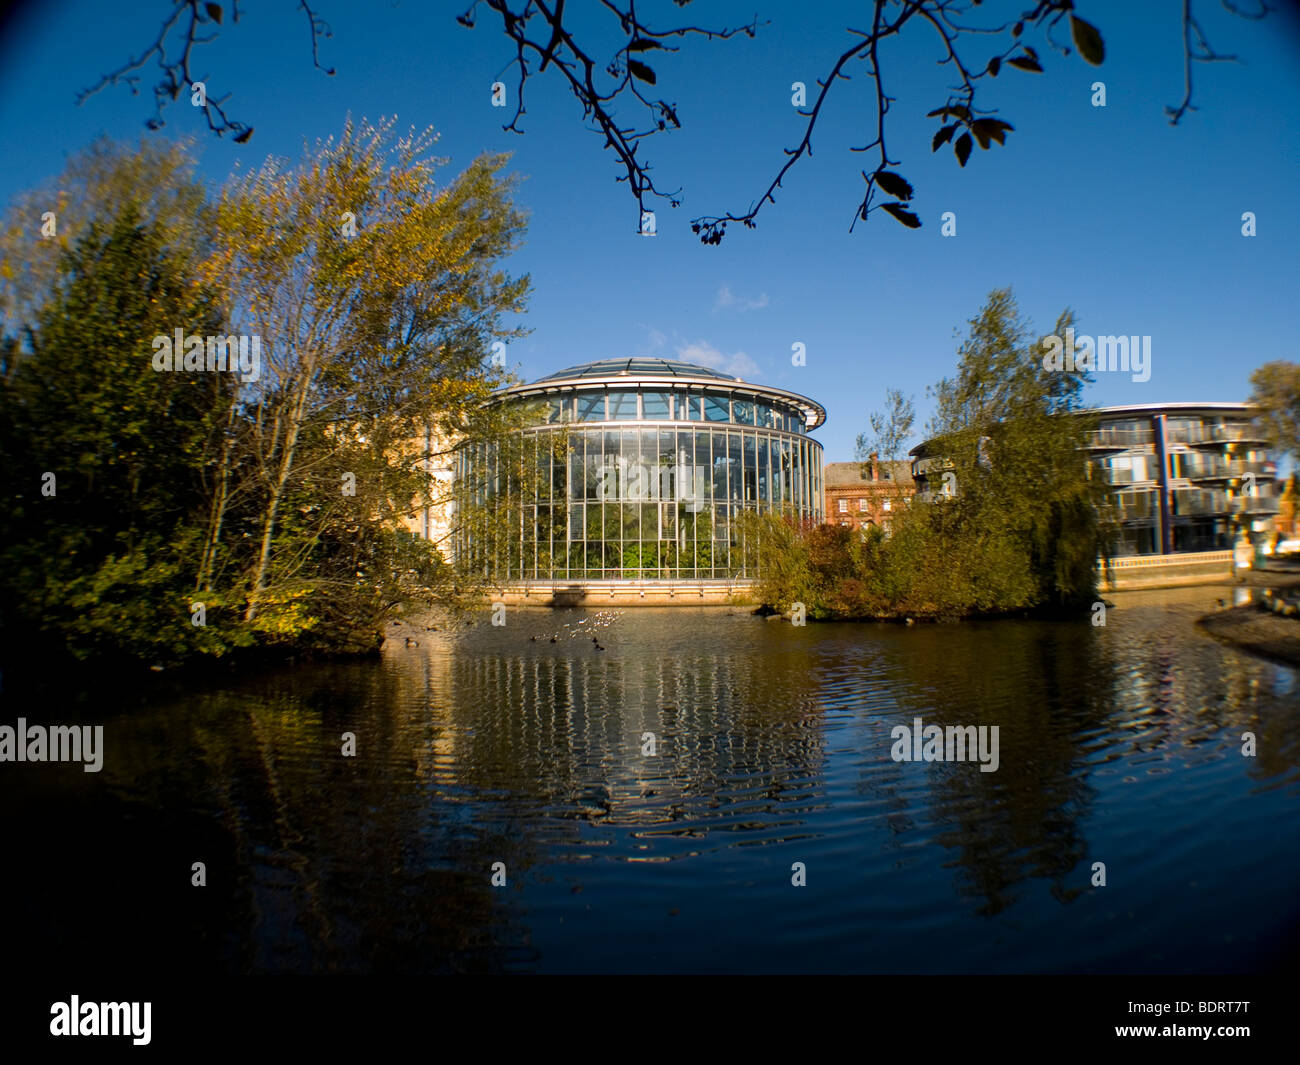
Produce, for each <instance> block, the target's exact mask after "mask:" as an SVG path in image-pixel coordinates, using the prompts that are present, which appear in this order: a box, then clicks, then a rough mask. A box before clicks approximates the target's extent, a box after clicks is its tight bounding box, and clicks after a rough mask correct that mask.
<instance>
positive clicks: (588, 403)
mask: <svg viewBox="0 0 1300 1065" xmlns="http://www.w3.org/2000/svg"><path fill="white" fill-rule="evenodd" d="M604 420H605V394H604V393H603V392H580V393H579V394H578V421H580V422H603V421H604Z"/></svg>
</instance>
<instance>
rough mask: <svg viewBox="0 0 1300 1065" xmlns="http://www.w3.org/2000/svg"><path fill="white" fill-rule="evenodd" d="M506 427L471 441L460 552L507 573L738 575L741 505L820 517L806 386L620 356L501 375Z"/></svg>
mask: <svg viewBox="0 0 1300 1065" xmlns="http://www.w3.org/2000/svg"><path fill="white" fill-rule="evenodd" d="M497 402H508V403H519V404H524V405H526V407H527V409H528V411H529V414H530V416H529V418H528V419H527V425H526V427H525V428H523V429H521V430H518V431H517V432H514V433H512V434H511V439H510V440H508V441H504V442H497V443H488V444H482V443H480V444H471V445H467V446H465V447H463V448H462V449H461V452H460V456H459V462H458V467H457V483H458V486H459V491H460V492H461V493H462V495H461V506H460V508H459V509H460V510H461V512H462V513H467V512H472V513H476V514H480V515H486V518H485V519H484V520H481V521H466V522H464V523H462V526H461V529H460V532H459V534H458V542H457V547H456V550H457V553H458V555H459V556H460V557H461V558H462V559H463V560H464V561H466V562H467V563H469V564H470V565H472V566H474V567H480V566H481V567H482V572H484V573H485V574H486V575H487V576H488V577H489V578H491V579H493V580H496V581H500V582H503V583H504V582H514V581H566V582H581V581H592V580H616V579H624V580H626V579H636V580H667V581H674V582H680V581H684V580H717V579H737V578H740V579H744V578H750V577H753V576H754V574H751V573H747V572H745V564H744V557H745V550H744V549H745V544H744V543H743V542H742V540H741V535H742V534H741V531H740V529H738V528H737V524H736V519H737V518H738V517H739V515H740V514H741V513H742V512H744V511H746V510H749V511H754V512H778V513H782V514H786V515H788V516H790V517H792V518H795V519H804V520H819V519H820V518H821V517H822V498H823V492H822V453H821V445H820V444H819V443H818V442H817V441H815V440H813V439H811V438H810V437H809V436H807V433H808V431H809V430H810V429H812V428H816V426H818V425H820V424H821V423H822V422H823V421H824V420H825V411H824V410H823V409H822V408H821V406H820V405H818V404H816V403H814V402H813V401H812V400H809V399H807V398H805V397H803V396H799V395H796V394H794V393H790V392H785V391H783V390H781V389H774V388H768V387H766V386H762V385H752V384H746V383H745V382H743V381H740V380H738V379H736V378H731V377H726V376H724V375H722V374H720V373H718V372H716V371H714V370H709V369H707V368H705V367H698V366H691V365H690V364H688V363H680V362H670V361H668V360H661V359H631V360H627V359H620V360H607V361H605V362H600V363H589V364H586V365H584V366H578V367H574V368H573V369H571V370H565V371H561V372H560V373H558V374H553V375H551V376H550V377H547V378H543V379H542V380H540V381H537V382H534V383H533V384H530V385H519V386H515V387H514V388H511V389H507V390H506V391H505V392H503V393H502V394H501V395H500V396H499V397H498V399H497Z"/></svg>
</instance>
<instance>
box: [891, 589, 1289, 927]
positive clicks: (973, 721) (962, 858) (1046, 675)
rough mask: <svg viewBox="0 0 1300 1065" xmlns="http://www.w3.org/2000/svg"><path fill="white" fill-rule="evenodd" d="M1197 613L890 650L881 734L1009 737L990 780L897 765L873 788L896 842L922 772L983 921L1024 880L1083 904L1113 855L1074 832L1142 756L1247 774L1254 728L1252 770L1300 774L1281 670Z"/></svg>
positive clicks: (962, 631)
mask: <svg viewBox="0 0 1300 1065" xmlns="http://www.w3.org/2000/svg"><path fill="white" fill-rule="evenodd" d="M1166 594H1167V595H1169V596H1171V597H1172V596H1173V593H1166ZM1201 598H1204V593H1202V595H1201ZM1137 605H1138V604H1136V603H1135V604H1134V606H1135V607H1136V606H1137ZM1197 613H1199V609H1189V610H1170V611H1168V612H1167V613H1166V614H1165V615H1164V616H1163V617H1161V618H1159V620H1157V621H1155V622H1154V623H1153V622H1152V620H1151V618H1152V615H1151V613H1150V612H1148V611H1138V610H1136V609H1134V610H1132V611H1130V612H1125V611H1124V610H1123V609H1122V608H1121V609H1120V610H1116V611H1112V613H1111V616H1110V621H1109V623H1108V625H1107V626H1106V627H1105V628H1093V627H1092V626H1091V625H1090V624H1088V623H1087V622H1086V621H1083V622H1056V623H1052V622H1019V623H1013V622H991V623H988V624H983V625H981V624H967V625H961V626H940V627H934V628H926V629H913V630H906V632H905V634H895V635H893V636H892V637H891V638H886V639H885V640H883V641H882V646H883V648H884V657H885V659H886V660H887V661H888V662H890V665H891V670H892V671H893V672H895V673H897V674H898V675H899V676H900V678H901V683H899V684H898V685H897V687H896V688H895V695H896V698H897V701H898V704H899V706H900V709H899V711H898V713H897V716H891V717H890V718H889V720H888V722H887V728H886V730H885V733H884V735H886V736H887V735H888V727H892V726H893V725H894V724H898V723H900V722H901V723H903V724H907V725H911V723H912V719H913V717H915V716H920V717H922V718H923V720H924V723H925V724H926V725H931V724H935V725H941V726H946V725H981V724H983V725H989V726H992V725H998V726H999V727H1000V736H999V739H1000V759H1001V764H1000V767H999V769H998V771H997V772H995V773H981V772H980V771H979V765H978V764H977V763H976V762H967V763H963V764H947V763H939V762H936V763H922V764H921V765H920V766H914V765H909V764H906V763H902V764H899V765H893V764H892V763H891V765H890V766H889V768H888V772H887V774H886V776H887V779H888V781H889V783H888V784H883V785H877V784H872V785H871V786H870V787H871V789H872V790H877V789H879V790H882V791H884V792H885V793H886V794H887V795H888V796H889V799H888V801H889V802H890V805H891V808H892V809H893V811H894V812H893V815H892V817H891V822H890V823H891V826H892V827H893V828H894V830H895V832H896V833H898V834H906V833H908V832H910V831H913V830H914V829H915V828H916V822H918V821H923V820H925V818H923V817H922V816H921V815H920V813H919V812H918V811H916V810H914V809H913V810H911V811H910V812H909V804H908V800H907V795H906V782H907V781H908V780H909V779H911V778H910V777H909V774H910V773H911V772H912V771H913V770H916V769H919V770H920V771H921V772H923V773H925V774H926V781H927V784H928V787H929V790H930V797H931V803H932V816H933V818H934V819H935V820H937V821H938V822H939V824H940V826H941V827H940V829H939V831H938V832H937V834H936V836H935V838H936V840H937V841H938V842H940V843H941V844H943V845H944V846H946V847H952V848H955V849H957V850H958V851H959V856H958V857H957V859H956V860H955V862H954V864H955V865H956V866H957V867H958V869H959V877H958V890H959V891H960V892H961V893H963V894H965V895H970V896H974V897H978V898H981V899H983V900H984V901H983V903H982V904H981V906H980V908H979V911H978V912H980V913H985V914H990V915H991V914H996V913H998V912H1001V911H1002V910H1005V909H1006V908H1007V907H1008V906H1010V905H1011V904H1012V903H1013V902H1014V901H1015V893H1014V888H1015V885H1016V884H1017V883H1019V882H1020V881H1023V880H1026V879H1031V878H1045V879H1047V880H1048V881H1050V883H1051V892H1052V895H1053V897H1055V898H1056V899H1057V900H1058V901H1060V902H1063V903H1065V902H1069V901H1070V900H1072V899H1074V898H1075V897H1077V896H1078V895H1079V894H1080V893H1081V892H1083V891H1086V890H1088V889H1089V886H1090V877H1091V862H1092V861H1094V860H1098V859H1099V858H1104V856H1102V855H1098V854H1094V853H1092V851H1091V850H1090V847H1095V846H1096V845H1097V843H1096V841H1091V843H1090V841H1088V840H1086V839H1085V838H1084V837H1083V835H1082V833H1081V831H1080V828H1079V826H1080V824H1081V823H1082V822H1083V820H1084V819H1085V818H1086V817H1087V816H1088V815H1089V813H1090V809H1091V806H1092V804H1093V802H1094V800H1095V797H1096V789H1095V788H1094V787H1093V785H1092V784H1091V783H1090V782H1089V778H1090V777H1091V775H1092V773H1093V772H1094V771H1096V769H1097V768H1098V767H1102V766H1105V765H1108V764H1112V763H1118V762H1121V761H1125V762H1131V761H1132V760H1133V759H1134V758H1135V757H1137V758H1141V759H1143V760H1145V761H1147V762H1148V763H1150V765H1149V768H1148V770H1147V772H1180V771H1184V770H1188V769H1192V768H1194V767H1195V766H1196V765H1198V764H1202V763H1204V762H1205V761H1207V760H1222V759H1239V758H1240V757H1241V753H1240V736H1241V732H1242V731H1244V730H1246V729H1253V730H1256V731H1258V732H1259V733H1260V734H1261V736H1262V740H1261V745H1260V756H1259V758H1258V759H1257V760H1256V761H1255V762H1253V763H1251V764H1249V765H1248V766H1247V767H1246V771H1247V772H1249V773H1250V774H1251V775H1252V776H1258V777H1261V778H1276V777H1277V775H1278V774H1279V773H1283V772H1286V771H1287V770H1293V769H1294V767H1295V766H1296V765H1297V764H1300V715H1297V714H1296V713H1295V697H1294V695H1292V694H1290V693H1289V692H1287V693H1283V694H1282V695H1281V696H1279V694H1278V693H1275V687H1276V686H1277V684H1276V683H1275V682H1276V681H1277V679H1278V678H1279V677H1280V676H1281V675H1280V674H1279V673H1277V672H1276V671H1275V670H1273V667H1270V666H1268V665H1267V664H1265V663H1261V662H1258V661H1256V660H1252V659H1250V658H1248V657H1246V656H1244V655H1240V654H1236V653H1234V652H1231V651H1227V650H1224V649H1222V648H1220V647H1218V646H1216V645H1214V644H1212V643H1210V642H1209V641H1208V640H1206V639H1204V638H1203V637H1201V636H1200V635H1199V634H1198V633H1197V632H1196V631H1195V630H1194V629H1193V628H1192V624H1191V622H1192V619H1193V618H1194V617H1195V616H1196V614H1197ZM1008 626H1012V628H1009V627H1008ZM899 636H901V637H902V640H901V641H900V639H899V638H898V637H899ZM922 663H923V665H922ZM1283 679H1284V681H1285V683H1286V684H1287V685H1289V684H1290V683H1292V682H1291V681H1290V680H1285V678H1283ZM885 757H888V755H886V756H885ZM871 779H872V780H876V779H879V777H878V775H875V774H873V776H872V778H871ZM922 830H923V831H924V828H923V829H922Z"/></svg>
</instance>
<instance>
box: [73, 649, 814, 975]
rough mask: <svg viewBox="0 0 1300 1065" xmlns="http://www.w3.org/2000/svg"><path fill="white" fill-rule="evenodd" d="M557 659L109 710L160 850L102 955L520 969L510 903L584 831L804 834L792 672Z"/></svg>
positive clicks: (120, 785) (454, 661)
mask: <svg viewBox="0 0 1300 1065" xmlns="http://www.w3.org/2000/svg"><path fill="white" fill-rule="evenodd" d="M569 650H571V651H572V652H573V653H572V654H563V655H550V656H546V655H543V656H531V657H528V656H505V655H491V654H476V653H473V652H470V651H459V652H457V653H455V654H452V655H449V656H442V655H430V656H428V657H419V656H411V657H409V658H408V659H406V660H404V661H402V662H401V663H398V664H394V665H395V668H384V667H376V666H375V664H374V663H358V664H333V665H331V664H320V665H315V666H312V667H310V668H305V669H296V670H293V671H292V672H284V673H277V674H273V675H269V676H265V677H262V678H259V679H256V680H252V681H249V682H246V683H244V684H243V685H242V686H240V687H239V688H237V689H231V690H227V691H225V692H220V693H214V694H210V695H203V696H196V697H194V698H192V699H190V700H188V701H187V703H186V704H184V705H182V706H170V707H163V708H159V709H158V710H157V711H154V712H149V713H145V714H137V715H135V716H132V717H128V718H123V719H120V720H119V721H118V722H116V723H115V724H114V728H113V735H114V737H115V741H114V752H115V756H114V757H113V758H112V759H109V760H107V761H106V765H105V770H104V773H103V774H102V777H103V782H102V783H103V784H104V785H105V786H106V787H107V790H108V791H109V792H110V794H111V796H112V798H113V800H114V801H113V802H112V808H113V809H114V810H116V811H120V810H121V809H129V810H131V811H133V812H135V816H136V817H137V818H139V819H140V824H141V827H140V828H139V831H140V833H141V836H142V838H144V839H147V840H149V842H150V845H151V846H152V845H153V843H154V840H155V839H156V838H158V837H162V838H165V839H168V840H170V841H172V842H171V843H170V844H168V848H167V853H166V854H165V855H155V858H154V860H152V861H150V862H148V863H146V864H145V865H144V867H143V869H142V870H141V876H139V877H137V876H132V875H131V874H130V873H129V872H128V873H127V874H126V875H125V876H124V880H123V886H122V892H123V894H124V895H134V896H135V897H137V900H138V901H137V904H136V905H137V908H138V909H140V911H141V913H140V920H141V922H143V923H137V924H135V926H134V932H135V933H136V934H137V935H139V933H140V929H141V928H144V929H147V932H146V933H145V934H143V935H139V938H138V939H137V940H128V939H122V940H121V942H118V941H117V940H114V941H113V945H116V946H117V947H119V948H121V949H126V946H127V943H128V942H129V941H130V942H136V943H137V944H138V945H137V947H136V949H135V950H134V953H133V955H132V957H133V961H134V963H136V964H139V965H140V966H141V967H156V966H157V965H158V964H162V963H165V964H167V965H168V966H170V967H172V968H174V969H176V970H177V971H190V972H194V971H214V970H215V971H243V972H288V971H315V972H349V971H394V972H440V971H479V972H485V971H499V970H503V969H512V968H527V967H529V965H530V964H531V963H533V962H534V961H535V960H536V956H535V952H534V951H533V950H532V949H531V947H530V943H529V931H528V928H527V925H526V918H525V917H524V916H523V914H522V913H521V911H520V909H519V903H518V901H517V900H518V899H519V898H520V896H519V895H517V894H516V892H518V891H519V890H520V889H521V888H523V887H524V886H525V884H526V882H527V881H528V879H529V877H530V870H532V869H534V868H536V867H537V866H538V865H539V864H540V858H541V856H543V855H544V856H545V857H546V859H547V860H548V861H554V860H555V849H556V847H557V846H562V845H564V844H565V843H566V842H567V843H568V844H570V845H574V844H577V843H579V842H580V840H581V837H582V833H583V826H584V825H588V824H592V825H609V826H626V827H627V828H628V829H630V830H632V831H633V832H634V833H635V832H641V831H648V832H652V833H653V832H655V831H660V830H662V831H664V832H666V833H668V834H674V833H677V832H679V831H680V832H682V833H695V834H697V835H709V833H710V832H711V831H719V830H721V829H724V828H726V827H728V826H727V825H725V824H720V823H719V822H720V821H721V820H723V819H725V816H726V814H727V813H728V811H729V810H731V809H733V808H734V807H735V806H737V805H744V806H745V808H746V809H747V810H753V809H754V808H755V805H756V804H757V805H761V806H762V808H763V809H766V810H767V811H769V812H770V811H776V810H777V809H778V808H779V809H780V811H781V813H782V815H783V818H784V823H785V824H786V825H790V824H799V823H800V822H799V806H798V803H792V802H791V801H790V800H789V798H788V796H789V795H790V793H792V792H800V793H801V792H806V791H811V790H813V789H811V788H809V787H808V781H809V778H810V777H811V776H812V775H814V774H815V773H816V772H817V770H818V767H819V765H820V763H821V760H822V753H821V748H820V734H819V729H818V727H817V722H818V720H819V718H820V712H819V710H818V709H817V708H816V706H815V705H814V704H813V703H812V702H811V701H810V700H809V698H808V696H807V694H806V693H805V692H803V691H801V690H800V689H799V686H798V678H799V676H800V675H801V674H802V673H803V670H801V669H795V670H791V671H787V672H786V673H784V674H783V676H782V677H781V678H775V679H774V678H771V677H764V676H763V675H761V674H758V673H756V672H753V671H751V670H749V669H747V668H746V663H744V662H743V661H737V660H734V659H732V658H728V657H727V656H722V655H717V654H709V655H701V656H699V657H698V658H697V659H694V660H690V661H670V660H662V659H657V658H653V657H649V658H646V659H615V658H613V657H610V658H602V659H589V658H587V657H586V655H587V654H589V653H591V652H589V651H588V649H587V648H585V647H582V648H579V647H577V646H576V645H575V646H574V647H573V648H571V649H569ZM344 732H354V733H355V734H356V736H357V756H356V757H355V758H344V757H342V756H341V754H340V747H341V744H342V734H343V733H344ZM643 732H654V733H655V735H656V737H657V745H658V754H657V756H656V757H654V758H646V757H643V756H642V754H641V742H642V741H641V735H642V733H643ZM742 790H743V792H744V799H743V801H742V799H741V798H739V797H738V796H739V794H740V793H741V792H742ZM96 802H97V803H98V807H97V808H98V809H101V810H103V809H107V808H108V806H107V805H106V800H104V798H103V796H102V795H101V796H100V797H99V798H98V799H97V800H96ZM118 816H120V814H119V815H118ZM146 823H147V824H148V826H149V827H147V828H146V827H144V825H145V824H146ZM155 849H156V847H155ZM195 860H203V861H206V862H207V876H208V886H207V887H206V888H203V889H199V888H190V886H189V882H188V877H189V868H190V864H191V862H192V861H195ZM497 861H502V862H505V863H506V868H507V875H508V878H509V884H510V887H509V888H507V889H505V890H502V889H498V888H493V887H492V886H491V885H490V882H489V877H490V870H491V866H492V863H493V862H497ZM146 874H147V875H146ZM168 877H170V878H171V879H172V880H173V882H174V884H175V885H176V887H175V889H174V890H170V891H159V890H157V889H156V887H155V884H156V882H158V881H161V880H163V879H165V878H168ZM155 878H157V879H155ZM512 889H513V890H512ZM146 902H147V905H146ZM146 911H147V912H146ZM128 912H129V911H128ZM53 919H54V918H53V917H51V920H53ZM118 923H120V919H118ZM158 929H168V930H169V931H168V932H167V933H165V934H162V933H159V932H158V931H157V930H158ZM119 938H120V937H119Z"/></svg>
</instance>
